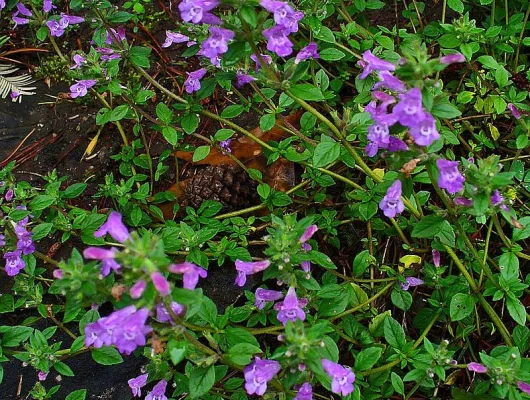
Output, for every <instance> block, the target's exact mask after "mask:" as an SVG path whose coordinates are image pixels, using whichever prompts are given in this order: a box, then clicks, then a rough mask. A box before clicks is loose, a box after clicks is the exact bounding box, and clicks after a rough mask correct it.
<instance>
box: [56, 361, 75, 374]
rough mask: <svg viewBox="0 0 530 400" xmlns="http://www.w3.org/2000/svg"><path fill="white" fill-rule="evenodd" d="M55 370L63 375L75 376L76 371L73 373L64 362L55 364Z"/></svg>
mask: <svg viewBox="0 0 530 400" xmlns="http://www.w3.org/2000/svg"><path fill="white" fill-rule="evenodd" d="M53 368H55V370H56V371H57V372H58V373H59V374H61V375H64V376H74V371H72V369H71V368H70V367H69V366H68V365H66V364H65V363H63V362H62V361H57V362H55V364H53Z"/></svg>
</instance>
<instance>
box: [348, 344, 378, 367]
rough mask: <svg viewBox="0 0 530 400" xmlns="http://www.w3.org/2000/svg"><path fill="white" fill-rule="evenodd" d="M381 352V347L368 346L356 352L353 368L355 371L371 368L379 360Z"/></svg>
mask: <svg viewBox="0 0 530 400" xmlns="http://www.w3.org/2000/svg"><path fill="white" fill-rule="evenodd" d="M382 352H383V349H382V348H381V347H369V348H367V349H364V350H363V351H361V352H360V353H359V354H357V357H356V358H355V366H354V369H355V370H356V371H366V370H367V369H370V368H372V367H373V366H374V365H375V364H376V363H377V361H379V358H380V357H381V353H382Z"/></svg>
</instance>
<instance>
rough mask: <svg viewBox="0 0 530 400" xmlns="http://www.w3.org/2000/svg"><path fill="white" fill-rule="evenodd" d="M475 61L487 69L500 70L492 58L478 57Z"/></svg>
mask: <svg viewBox="0 0 530 400" xmlns="http://www.w3.org/2000/svg"><path fill="white" fill-rule="evenodd" d="M477 60H478V62H480V63H481V64H482V65H483V66H484V67H486V68H488V69H497V68H500V66H499V63H498V62H497V61H495V59H494V58H493V57H492V56H480V57H479V58H477Z"/></svg>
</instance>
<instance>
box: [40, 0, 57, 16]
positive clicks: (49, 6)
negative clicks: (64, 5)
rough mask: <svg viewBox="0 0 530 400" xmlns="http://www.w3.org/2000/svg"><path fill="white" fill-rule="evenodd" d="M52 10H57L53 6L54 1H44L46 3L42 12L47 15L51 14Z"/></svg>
mask: <svg viewBox="0 0 530 400" xmlns="http://www.w3.org/2000/svg"><path fill="white" fill-rule="evenodd" d="M52 8H57V7H55V6H54V5H53V3H52V0H44V3H43V4H42V11H44V12H45V13H47V12H50V11H51V10H52Z"/></svg>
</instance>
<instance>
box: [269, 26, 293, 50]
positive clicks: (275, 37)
mask: <svg viewBox="0 0 530 400" xmlns="http://www.w3.org/2000/svg"><path fill="white" fill-rule="evenodd" d="M288 34H289V31H288V30H286V29H285V27H283V26H282V25H275V26H273V27H272V28H269V29H265V30H264V31H263V36H265V38H266V39H267V50H269V51H273V52H275V53H276V54H278V55H279V56H280V57H287V56H288V55H290V54H291V53H292V52H293V43H292V42H291V41H290V40H289V38H288V37H287V35H288Z"/></svg>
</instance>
